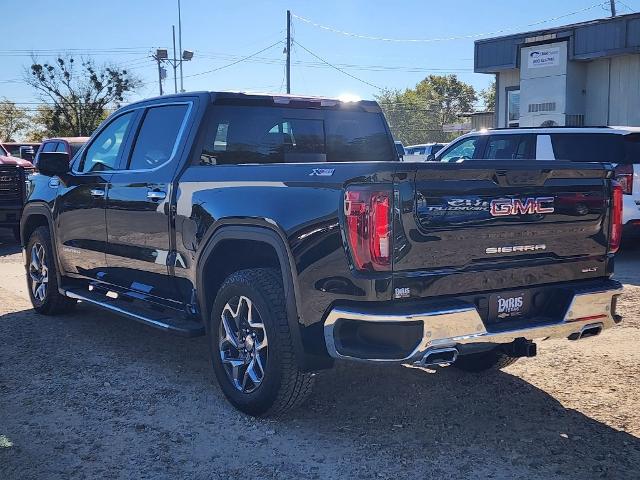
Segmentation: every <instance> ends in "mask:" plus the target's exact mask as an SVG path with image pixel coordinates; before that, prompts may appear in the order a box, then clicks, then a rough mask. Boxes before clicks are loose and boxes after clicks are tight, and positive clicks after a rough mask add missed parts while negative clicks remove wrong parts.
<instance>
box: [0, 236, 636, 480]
mask: <svg viewBox="0 0 640 480" xmlns="http://www.w3.org/2000/svg"><path fill="white" fill-rule="evenodd" d="M7 239H8V237H6V236H0V479H1V480H10V479H58V478H64V479H67V478H89V479H93V478H109V479H110V478H115V479H120V478H122V479H128V478H136V479H142V478H153V479H163V478H167V479H169V478H170V479H175V478H181V479H182V478H184V479H191V478H193V479H218V478H220V479H222V478H224V479H227V478H237V477H247V478H251V479H262V478H265V479H267V478H268V479H288V478H366V479H369V478H394V479H402V478H411V479H415V478H495V479H502V478H504V479H509V478H529V479H553V478H563V479H564V478H571V479H574V478H575V479H585V478H610V479H627V478H628V479H638V478H640V409H639V404H638V398H640V382H639V381H638V379H639V378H640V352H639V349H638V344H639V343H640V268H639V267H640V251H638V250H636V251H631V250H629V251H626V252H623V254H622V255H620V260H619V261H618V265H617V271H618V272H619V274H618V278H619V279H620V280H621V281H623V282H624V283H625V284H626V285H627V289H626V292H625V294H624V299H623V300H622V302H621V305H620V309H621V311H622V314H623V315H624V316H625V322H624V324H623V326H621V327H618V328H615V329H613V330H609V331H607V332H605V333H603V334H602V335H601V336H599V337H597V338H592V339H586V340H583V341H580V342H567V341H549V342H544V343H542V344H540V345H539V347H540V348H539V355H538V357H537V358H535V359H526V360H521V361H519V362H518V363H517V364H515V365H513V366H511V367H509V368H507V369H506V370H505V371H503V372H497V373H494V374H490V375H471V374H463V373H460V372H458V371H456V370H455V369H453V368H444V369H439V370H437V371H424V370H418V369H410V368H403V367H373V368H372V367H369V366H363V365H357V364H339V365H338V366H337V367H336V368H335V369H334V370H332V371H327V372H322V373H320V374H319V375H318V378H317V383H316V388H315V391H314V394H313V396H312V398H311V400H310V401H309V402H308V403H307V404H306V405H305V406H304V407H303V408H301V409H299V410H297V411H295V412H292V414H291V415H290V416H289V417H287V418H286V419H281V420H255V419H252V418H249V417H246V416H244V415H242V414H240V413H238V412H236V411H235V410H234V409H233V408H232V407H230V406H229V404H228V403H227V402H226V401H225V399H224V397H223V395H222V393H221V392H220V390H219V388H218V387H217V385H216V384H215V380H214V378H213V372H212V370H211V368H210V367H209V364H208V360H207V349H206V344H205V341H204V339H202V338H199V339H191V340H188V339H182V338H176V337H172V336H169V335H166V334H163V333H161V332H159V331H156V330H153V329H150V328H147V327H145V326H143V325H140V324H137V323H135V322H132V321H128V320H126V319H122V318H119V317H116V316H113V315H110V314H108V313H104V312H101V311H99V310H96V309H94V308H90V307H87V306H82V305H81V306H80V307H79V308H78V309H77V311H76V312H75V313H74V314H71V315H67V316H60V317H55V318H51V317H42V316H38V315H36V314H34V313H33V312H32V311H31V310H30V304H29V302H28V300H27V299H26V290H25V287H24V279H23V273H22V266H21V257H20V254H19V251H18V249H17V248H16V247H15V246H12V245H11V244H8V243H7ZM3 240H4V241H5V243H4V244H2V241H3Z"/></svg>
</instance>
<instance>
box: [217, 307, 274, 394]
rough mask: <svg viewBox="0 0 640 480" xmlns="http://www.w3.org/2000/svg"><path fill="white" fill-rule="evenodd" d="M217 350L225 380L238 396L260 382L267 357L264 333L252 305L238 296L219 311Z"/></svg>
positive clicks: (249, 390) (257, 314) (257, 385)
mask: <svg viewBox="0 0 640 480" xmlns="http://www.w3.org/2000/svg"><path fill="white" fill-rule="evenodd" d="M221 317H222V318H221V321H220V328H219V342H218V349H219V353H220V359H221V360H222V365H223V367H224V370H225V372H226V374H227V377H228V378H229V380H230V381H231V383H232V384H233V386H234V387H235V388H236V390H238V391H240V392H242V393H251V392H253V391H254V390H256V389H257V388H258V387H259V386H260V384H261V383H262V381H263V379H264V375H265V369H266V365H267V356H268V341H267V332H266V330H265V327H264V323H263V322H262V319H261V317H260V313H259V312H258V310H257V308H256V307H255V306H254V304H253V302H252V301H251V300H250V299H249V298H247V297H245V296H239V297H234V298H232V299H230V300H229V301H228V302H227V303H226V305H225V306H224V308H223V309H222V315H221Z"/></svg>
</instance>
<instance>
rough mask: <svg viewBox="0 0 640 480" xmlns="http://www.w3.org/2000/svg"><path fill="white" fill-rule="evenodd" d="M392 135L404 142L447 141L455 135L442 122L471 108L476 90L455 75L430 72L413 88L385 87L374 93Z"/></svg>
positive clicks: (456, 117)
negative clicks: (445, 130)
mask: <svg viewBox="0 0 640 480" xmlns="http://www.w3.org/2000/svg"><path fill="white" fill-rule="evenodd" d="M376 100H378V103H380V106H381V107H382V109H383V111H384V113H385V116H386V117H387V120H388V122H389V125H390V127H391V131H392V133H393V135H394V137H395V138H396V139H398V140H401V141H402V143H404V144H405V145H410V144H415V143H426V142H441V141H449V140H452V139H453V138H454V137H455V134H451V133H446V132H443V131H442V127H443V125H445V124H447V123H457V122H460V121H461V116H462V115H463V114H465V113H468V112H471V111H473V107H474V103H475V101H476V100H477V96H476V92H475V89H474V88H473V87H472V86H471V85H469V84H467V83H465V82H463V81H461V80H459V79H458V77H457V76H456V75H444V76H443V75H429V76H428V77H426V78H425V79H424V80H422V81H421V82H419V83H418V84H417V85H416V86H415V88H412V89H411V88H409V89H406V90H405V91H400V90H385V91H383V92H382V93H381V94H380V95H378V96H376Z"/></svg>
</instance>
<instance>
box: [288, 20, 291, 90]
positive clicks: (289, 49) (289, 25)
mask: <svg viewBox="0 0 640 480" xmlns="http://www.w3.org/2000/svg"><path fill="white" fill-rule="evenodd" d="M287 93H291V10H287Z"/></svg>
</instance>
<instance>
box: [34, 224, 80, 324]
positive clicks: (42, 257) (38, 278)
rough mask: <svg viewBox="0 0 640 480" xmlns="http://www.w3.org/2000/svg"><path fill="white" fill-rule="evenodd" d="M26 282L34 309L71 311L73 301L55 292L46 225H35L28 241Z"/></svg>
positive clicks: (51, 253)
mask: <svg viewBox="0 0 640 480" xmlns="http://www.w3.org/2000/svg"><path fill="white" fill-rule="evenodd" d="M26 255H27V285H28V287H29V297H30V299H31V304H32V305H33V309H34V310H35V311H36V312H38V313H42V314H44V315H55V314H57V313H64V312H67V311H69V310H71V309H72V308H73V307H74V306H75V304H76V301H75V300H73V299H71V298H67V297H65V296H64V295H62V294H61V293H60V292H59V291H58V280H57V275H56V264H55V260H54V258H53V247H52V246H51V237H50V234H49V229H48V228H47V227H38V228H36V229H35V230H34V231H33V233H32V234H31V236H30V237H29V241H28V242H27V247H26Z"/></svg>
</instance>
